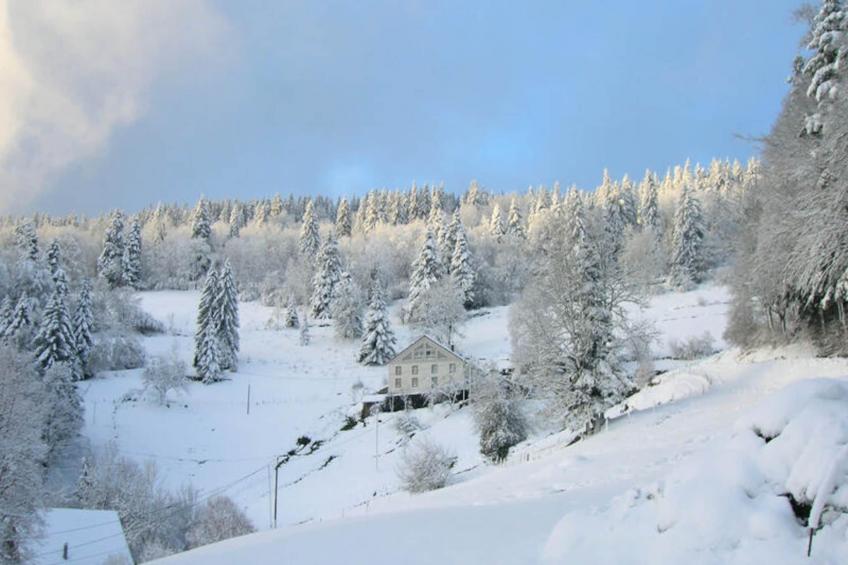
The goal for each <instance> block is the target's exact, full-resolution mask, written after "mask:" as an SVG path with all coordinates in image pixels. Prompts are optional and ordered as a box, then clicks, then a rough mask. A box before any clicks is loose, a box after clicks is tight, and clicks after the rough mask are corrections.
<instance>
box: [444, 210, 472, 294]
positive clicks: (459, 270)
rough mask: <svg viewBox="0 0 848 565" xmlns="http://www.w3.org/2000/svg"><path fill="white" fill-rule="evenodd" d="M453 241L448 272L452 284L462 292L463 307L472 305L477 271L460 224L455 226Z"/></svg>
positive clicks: (463, 229)
mask: <svg viewBox="0 0 848 565" xmlns="http://www.w3.org/2000/svg"><path fill="white" fill-rule="evenodd" d="M454 240H455V243H454V247H453V253H452V254H451V262H450V274H451V277H452V278H453V282H454V284H455V285H456V286H457V288H458V289H459V291H460V292H461V293H462V304H463V306H465V308H471V307H472V306H473V305H474V283H475V281H476V278H477V273H476V271H475V269H474V263H473V261H472V259H471V251H470V250H469V249H468V237H467V236H466V235H465V228H464V227H463V226H462V224H461V223H460V224H458V226H457V227H456V234H455V238H454Z"/></svg>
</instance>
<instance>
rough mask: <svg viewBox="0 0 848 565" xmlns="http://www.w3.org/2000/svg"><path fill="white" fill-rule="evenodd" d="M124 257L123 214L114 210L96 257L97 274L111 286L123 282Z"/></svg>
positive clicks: (113, 286)
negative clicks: (101, 249) (100, 249)
mask: <svg viewBox="0 0 848 565" xmlns="http://www.w3.org/2000/svg"><path fill="white" fill-rule="evenodd" d="M123 258H124V214H123V213H122V212H121V211H120V210H116V211H115V212H114V213H113V214H112V221H111V223H110V224H109V227H108V228H107V229H106V236H105V238H104V240H103V251H101V252H100V257H99V258H98V259H97V274H98V275H100V276H101V277H102V278H103V279H104V280H106V282H108V283H109V286H111V287H112V288H115V287H118V286H121V285H122V284H123V271H124V265H123Z"/></svg>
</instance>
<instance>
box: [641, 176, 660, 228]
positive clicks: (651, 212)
mask: <svg viewBox="0 0 848 565" xmlns="http://www.w3.org/2000/svg"><path fill="white" fill-rule="evenodd" d="M657 189H658V186H657V179H656V176H655V175H654V173H652V172H651V171H645V178H643V179H642V182H641V183H640V185H639V212H638V214H637V217H638V222H639V226H640V227H641V228H642V229H643V230H651V231H652V232H653V233H654V234H655V235H656V236H657V238H659V237H661V236H662V224H661V223H660V208H659V199H658V194H657Z"/></svg>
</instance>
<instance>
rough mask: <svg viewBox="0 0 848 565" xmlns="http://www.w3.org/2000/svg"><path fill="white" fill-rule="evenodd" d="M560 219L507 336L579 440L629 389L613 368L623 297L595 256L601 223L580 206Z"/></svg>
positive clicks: (614, 276) (575, 203)
mask: <svg viewBox="0 0 848 565" xmlns="http://www.w3.org/2000/svg"><path fill="white" fill-rule="evenodd" d="M564 213H565V216H564V218H563V222H564V224H563V228H564V229H563V230H562V233H563V238H562V240H561V241H560V245H559V246H557V247H552V252H551V254H550V256H549V260H548V261H547V262H546V263H545V264H544V268H543V269H541V270H540V272H539V273H537V275H536V277H534V278H533V279H532V280H531V282H530V284H528V286H527V287H526V288H525V289H524V292H523V294H522V297H521V299H520V301H519V302H518V303H517V304H516V305H515V306H514V307H513V308H512V309H511V320H510V334H511V338H512V344H513V351H514V352H515V358H516V361H517V362H518V365H519V367H520V368H521V373H522V375H524V376H525V377H526V378H527V379H528V384H530V385H531V386H532V387H534V388H535V389H536V390H537V392H538V393H539V394H541V395H542V396H544V397H546V398H548V399H549V401H548V406H549V409H550V411H551V413H552V415H553V416H555V417H557V418H559V419H560V420H561V421H562V423H563V425H564V426H565V427H566V428H568V429H571V430H573V431H575V432H576V433H579V434H583V433H586V432H587V431H590V430H591V429H592V424H593V423H595V422H597V421H598V419H599V418H601V417H602V415H603V413H604V411H605V410H606V409H607V408H608V407H609V406H612V405H613V404H615V403H616V402H618V401H620V400H621V399H622V398H624V395H625V394H626V393H627V392H629V391H630V389H631V388H632V386H631V384H630V382H629V381H628V379H627V377H626V376H625V375H624V374H623V372H622V371H621V369H620V365H619V363H618V352H619V350H620V349H621V338H620V337H619V336H620V335H621V334H622V333H623V327H624V325H625V324H626V315H625V313H624V311H623V308H622V306H623V301H624V300H625V299H626V297H627V293H626V292H625V290H626V286H625V284H624V281H623V280H622V277H621V275H620V272H619V271H616V270H615V269H613V268H611V267H610V266H609V265H608V264H606V263H605V258H604V257H602V256H601V253H600V251H599V242H600V241H601V240H602V238H603V235H604V231H605V228H604V226H603V222H602V221H601V222H590V221H589V220H590V218H589V217H588V215H587V213H586V212H585V211H584V209H583V205H582V202H581V200H580V199H579V198H576V199H573V200H570V203H569V205H568V206H567V207H566V208H565V210H564ZM601 218H602V216H601V217H600V218H599V219H601ZM606 259H607V260H608V259H609V258H606Z"/></svg>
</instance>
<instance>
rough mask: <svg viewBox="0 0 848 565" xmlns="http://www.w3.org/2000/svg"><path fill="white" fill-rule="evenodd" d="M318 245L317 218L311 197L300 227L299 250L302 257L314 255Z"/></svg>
mask: <svg viewBox="0 0 848 565" xmlns="http://www.w3.org/2000/svg"><path fill="white" fill-rule="evenodd" d="M320 245H321V235H320V233H319V232H318V220H317V219H316V218H315V205H314V204H313V203H312V199H309V200H308V201H307V202H306V210H305V211H304V213H303V224H302V225H301V227H300V252H301V254H303V256H304V257H314V256H315V254H316V253H317V252H318V248H319V247H320Z"/></svg>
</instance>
